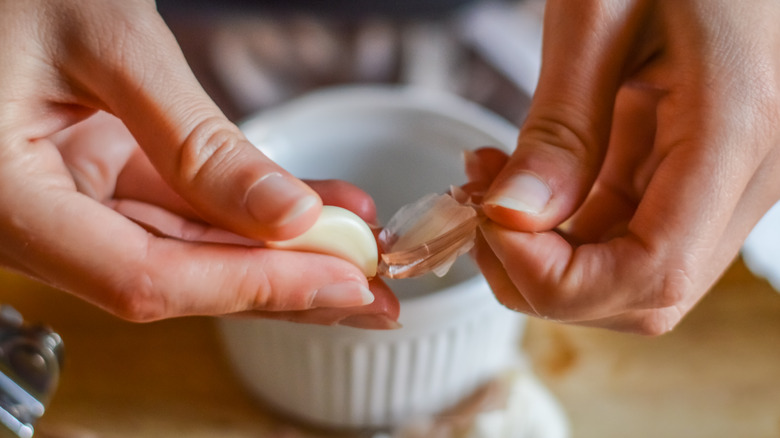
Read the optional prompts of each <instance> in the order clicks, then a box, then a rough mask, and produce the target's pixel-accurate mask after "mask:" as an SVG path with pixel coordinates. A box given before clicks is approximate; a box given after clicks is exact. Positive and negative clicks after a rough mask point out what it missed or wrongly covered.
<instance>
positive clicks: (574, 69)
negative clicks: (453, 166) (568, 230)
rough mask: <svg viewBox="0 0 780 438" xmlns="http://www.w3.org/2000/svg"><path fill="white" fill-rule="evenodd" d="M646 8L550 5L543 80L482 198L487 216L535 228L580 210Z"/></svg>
mask: <svg viewBox="0 0 780 438" xmlns="http://www.w3.org/2000/svg"><path fill="white" fill-rule="evenodd" d="M649 3H651V2H635V1H629V2H626V1H618V0H614V1H597V0H587V1H578V2H565V1H563V0H556V1H550V2H548V3H547V9H546V12H545V23H544V26H545V32H544V46H543V56H542V70H541V74H540V81H539V84H538V87H537V89H536V92H535V95H534V99H533V102H532V104H531V108H530V110H529V114H528V117H527V119H526V121H525V123H524V124H523V127H522V130H521V133H520V137H519V139H518V146H517V149H516V150H515V152H514V153H513V155H512V157H511V159H510V161H509V163H508V164H507V166H506V167H505V169H504V170H503V171H502V172H501V174H500V175H499V176H498V177H497V178H496V181H495V182H494V184H493V185H492V187H491V190H490V191H489V192H488V194H487V195H486V197H485V202H484V208H485V213H486V214H487V215H488V217H490V218H491V219H493V220H495V221H497V222H498V223H500V224H502V225H504V226H506V227H510V228H513V229H517V230H524V231H540V230H549V229H552V228H554V227H555V226H557V225H559V224H560V223H561V222H563V220H565V219H566V218H567V217H569V216H570V215H571V214H572V213H573V212H574V211H575V210H576V209H577V208H578V207H579V205H580V204H581V203H582V201H583V200H584V199H585V197H586V196H587V194H588V193H589V191H590V189H591V186H592V184H593V182H594V181H595V179H596V176H597V175H598V173H599V171H600V169H601V164H602V162H603V159H604V155H605V151H606V146H607V140H608V135H609V130H610V124H611V116H612V110H613V103H614V101H615V95H616V93H617V90H618V87H619V85H620V83H621V82H622V79H623V74H624V70H625V68H626V65H627V63H628V58H629V48H630V47H631V45H632V44H633V41H634V40H635V36H636V35H635V34H636V33H637V32H639V30H640V29H641V26H640V25H639V23H638V21H639V20H640V19H641V18H643V15H644V13H645V12H644V11H643V9H642V8H644V7H646V6H643V5H646V4H649Z"/></svg>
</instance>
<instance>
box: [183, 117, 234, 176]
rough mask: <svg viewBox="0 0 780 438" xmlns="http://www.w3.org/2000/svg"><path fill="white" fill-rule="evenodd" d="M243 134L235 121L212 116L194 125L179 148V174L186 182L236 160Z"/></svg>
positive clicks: (209, 173) (211, 172) (224, 166)
mask: <svg viewBox="0 0 780 438" xmlns="http://www.w3.org/2000/svg"><path fill="white" fill-rule="evenodd" d="M241 139H243V136H242V135H241V133H240V132H239V131H238V128H236V127H235V125H233V124H231V123H229V122H226V121H225V120H224V119H223V118H222V117H218V116H213V117H208V118H206V119H203V120H202V121H200V122H198V123H197V124H196V125H195V128H194V129H193V130H192V131H191V132H190V134H189V135H188V136H187V138H186V139H185V140H184V142H183V143H182V145H181V147H180V149H179V156H178V163H177V167H178V172H179V177H180V178H181V180H182V181H183V182H185V183H186V184H192V183H195V182H196V181H197V180H198V179H200V178H201V177H202V176H203V175H206V174H208V175H211V174H213V173H214V172H215V171H217V170H218V169H222V168H226V167H229V166H231V163H235V161H236V160H235V159H234V158H235V156H236V155H237V154H238V152H239V150H240V147H239V142H240V141H241Z"/></svg>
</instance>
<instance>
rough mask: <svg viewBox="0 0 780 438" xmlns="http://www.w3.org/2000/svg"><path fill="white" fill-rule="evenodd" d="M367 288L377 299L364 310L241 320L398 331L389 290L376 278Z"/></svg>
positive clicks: (396, 309)
mask: <svg viewBox="0 0 780 438" xmlns="http://www.w3.org/2000/svg"><path fill="white" fill-rule="evenodd" d="M369 284H370V288H371V292H373V294H374V296H375V297H376V298H375V300H374V302H373V303H371V304H368V305H365V306H359V307H350V308H342V309H312V310H302V311H291V312H246V313H244V314H242V315H241V316H251V317H258V316H259V317H262V318H269V319H277V320H282V321H292V322H301V323H307V324H318V325H341V326H347V327H355V328H362V329H371V330H393V329H397V328H400V327H401V326H400V324H399V323H398V316H399V313H400V303H399V302H398V298H397V297H396V296H395V295H394V294H393V293H392V292H391V291H390V288H389V287H387V285H386V284H385V283H384V282H383V281H382V280H381V279H379V278H374V279H372V280H371V282H370V283H369Z"/></svg>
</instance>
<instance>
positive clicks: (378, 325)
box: [336, 314, 403, 330]
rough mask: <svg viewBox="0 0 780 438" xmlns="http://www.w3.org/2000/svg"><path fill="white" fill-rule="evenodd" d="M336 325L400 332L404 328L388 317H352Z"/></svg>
mask: <svg viewBox="0 0 780 438" xmlns="http://www.w3.org/2000/svg"><path fill="white" fill-rule="evenodd" d="M336 325H340V326H343V327H354V328H359V329H367V330H398V329H400V328H402V327H403V326H402V325H401V323H399V322H398V321H395V320H392V319H390V318H389V317H387V316H386V315H376V314H375V315H351V316H348V317H346V318H344V319H342V320H341V321H339V322H337V323H336Z"/></svg>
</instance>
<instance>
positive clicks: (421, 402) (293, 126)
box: [218, 87, 524, 428]
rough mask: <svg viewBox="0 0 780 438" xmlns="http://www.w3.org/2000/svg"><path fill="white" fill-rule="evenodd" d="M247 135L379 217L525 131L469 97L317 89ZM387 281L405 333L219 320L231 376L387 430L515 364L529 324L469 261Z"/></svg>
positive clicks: (293, 406)
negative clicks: (331, 182) (474, 155)
mask: <svg viewBox="0 0 780 438" xmlns="http://www.w3.org/2000/svg"><path fill="white" fill-rule="evenodd" d="M243 129H244V131H245V132H246V134H247V137H248V138H249V140H250V141H252V142H253V143H254V144H256V145H258V147H260V149H262V150H263V151H264V152H265V153H266V154H268V155H269V156H270V157H271V158H272V159H274V160H275V161H276V162H278V163H279V164H281V165H282V166H284V167H285V168H286V169H288V170H290V171H291V172H292V173H293V174H295V175H296V176H299V177H301V178H339V179H344V180H347V181H350V182H353V183H355V184H357V185H358V186H360V187H362V188H363V189H365V190H366V191H368V192H369V193H370V194H371V195H372V196H373V197H374V199H375V200H376V203H377V208H378V211H379V216H380V220H383V221H386V220H387V219H388V218H389V216H390V215H392V213H393V212H394V211H395V210H396V209H398V208H399V207H400V206H402V205H404V204H406V203H409V202H412V201H414V200H416V199H417V198H419V197H420V196H422V195H425V194H427V193H431V192H441V191H443V190H445V189H447V187H448V186H449V185H450V184H461V183H463V182H464V175H463V163H462V161H461V154H462V152H463V150H465V149H474V148H476V147H479V146H483V145H493V146H499V147H506V148H509V147H511V145H513V144H514V142H515V139H516V135H517V131H516V129H515V128H514V127H513V126H511V125H510V124H509V123H507V122H506V121H504V120H503V119H500V118H499V117H497V116H494V115H493V114H491V113H489V112H487V111H486V110H484V109H482V108H480V107H478V106H476V105H474V104H471V103H468V102H465V101H463V100H462V99H459V98H456V97H454V96H449V95H441V94H434V93H431V92H428V91H421V90H415V89H410V88H396V87H392V88H383V87H357V88H355V87H349V88H337V89H331V90H327V91H321V92H318V93H315V94H313V95H309V96H306V97H303V98H300V99H298V100H296V101H294V102H291V103H289V104H287V105H285V106H283V107H280V108H278V109H276V110H273V111H268V112H266V113H264V114H262V115H260V116H259V117H257V118H254V119H251V120H249V121H247V122H246V123H245V124H244V125H243ZM303 274H304V275H305V272H304V273H303ZM389 284H390V286H391V288H392V289H393V290H394V291H395V292H396V294H397V295H398V296H399V299H400V301H401V316H400V319H399V321H400V322H401V324H403V328H401V329H399V330H393V331H370V330H360V329H354V328H349V327H324V326H317V325H307V324H296V323H290V322H283V321H271V320H246V319H228V318H226V319H219V320H218V321H219V327H220V331H221V334H222V338H223V340H224V343H225V345H226V350H227V353H228V355H229V357H230V359H231V362H232V364H233V365H234V368H235V370H236V372H237V374H238V375H239V377H240V378H241V379H242V381H243V382H244V383H245V384H246V385H247V387H248V389H249V390H250V391H251V392H252V393H254V394H255V395H256V396H257V397H259V398H261V399H262V400H263V401H265V402H266V403H268V404H270V405H272V406H275V407H276V408H278V409H279V410H281V411H283V412H284V413H286V414H288V415H290V416H293V417H296V418H298V419H300V420H303V421H305V422H308V423H314V424H316V425H319V426H326V427H334V428H365V427H392V426H395V425H399V424H401V423H403V422H406V421H409V420H412V419H414V418H416V417H422V416H426V415H430V414H434V413H437V412H440V411H442V410H444V409H446V408H448V407H451V406H452V405H454V404H455V403H457V402H458V401H460V400H461V399H462V398H463V397H465V396H467V395H468V394H470V393H471V392H472V391H474V390H475V389H476V388H477V387H478V386H479V385H481V384H482V383H484V382H485V381H486V380H488V379H490V378H491V377H493V376H495V374H496V373H497V372H499V371H500V370H502V369H504V368H506V367H507V366H508V365H509V364H510V363H511V362H512V361H513V359H514V358H515V356H516V354H517V352H518V349H519V337H520V335H521V332H522V326H523V323H524V317H523V316H522V315H520V314H517V313H514V312H511V311H509V310H507V309H505V308H504V307H502V306H501V305H500V304H499V303H498V302H497V301H496V300H495V298H494V297H493V295H492V293H491V291H490V290H489V288H488V286H487V283H486V282H485V280H484V279H483V278H482V277H481V275H479V272H478V270H477V269H476V267H475V266H474V265H473V263H472V262H471V261H470V260H469V259H468V257H462V258H461V259H460V260H459V261H458V262H457V263H456V264H455V266H454V267H453V269H452V270H451V271H450V273H449V274H447V275H446V276H445V277H444V278H441V279H440V278H436V277H434V276H433V275H432V274H429V275H428V276H425V277H422V278H419V279H412V280H395V281H393V282H389Z"/></svg>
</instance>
